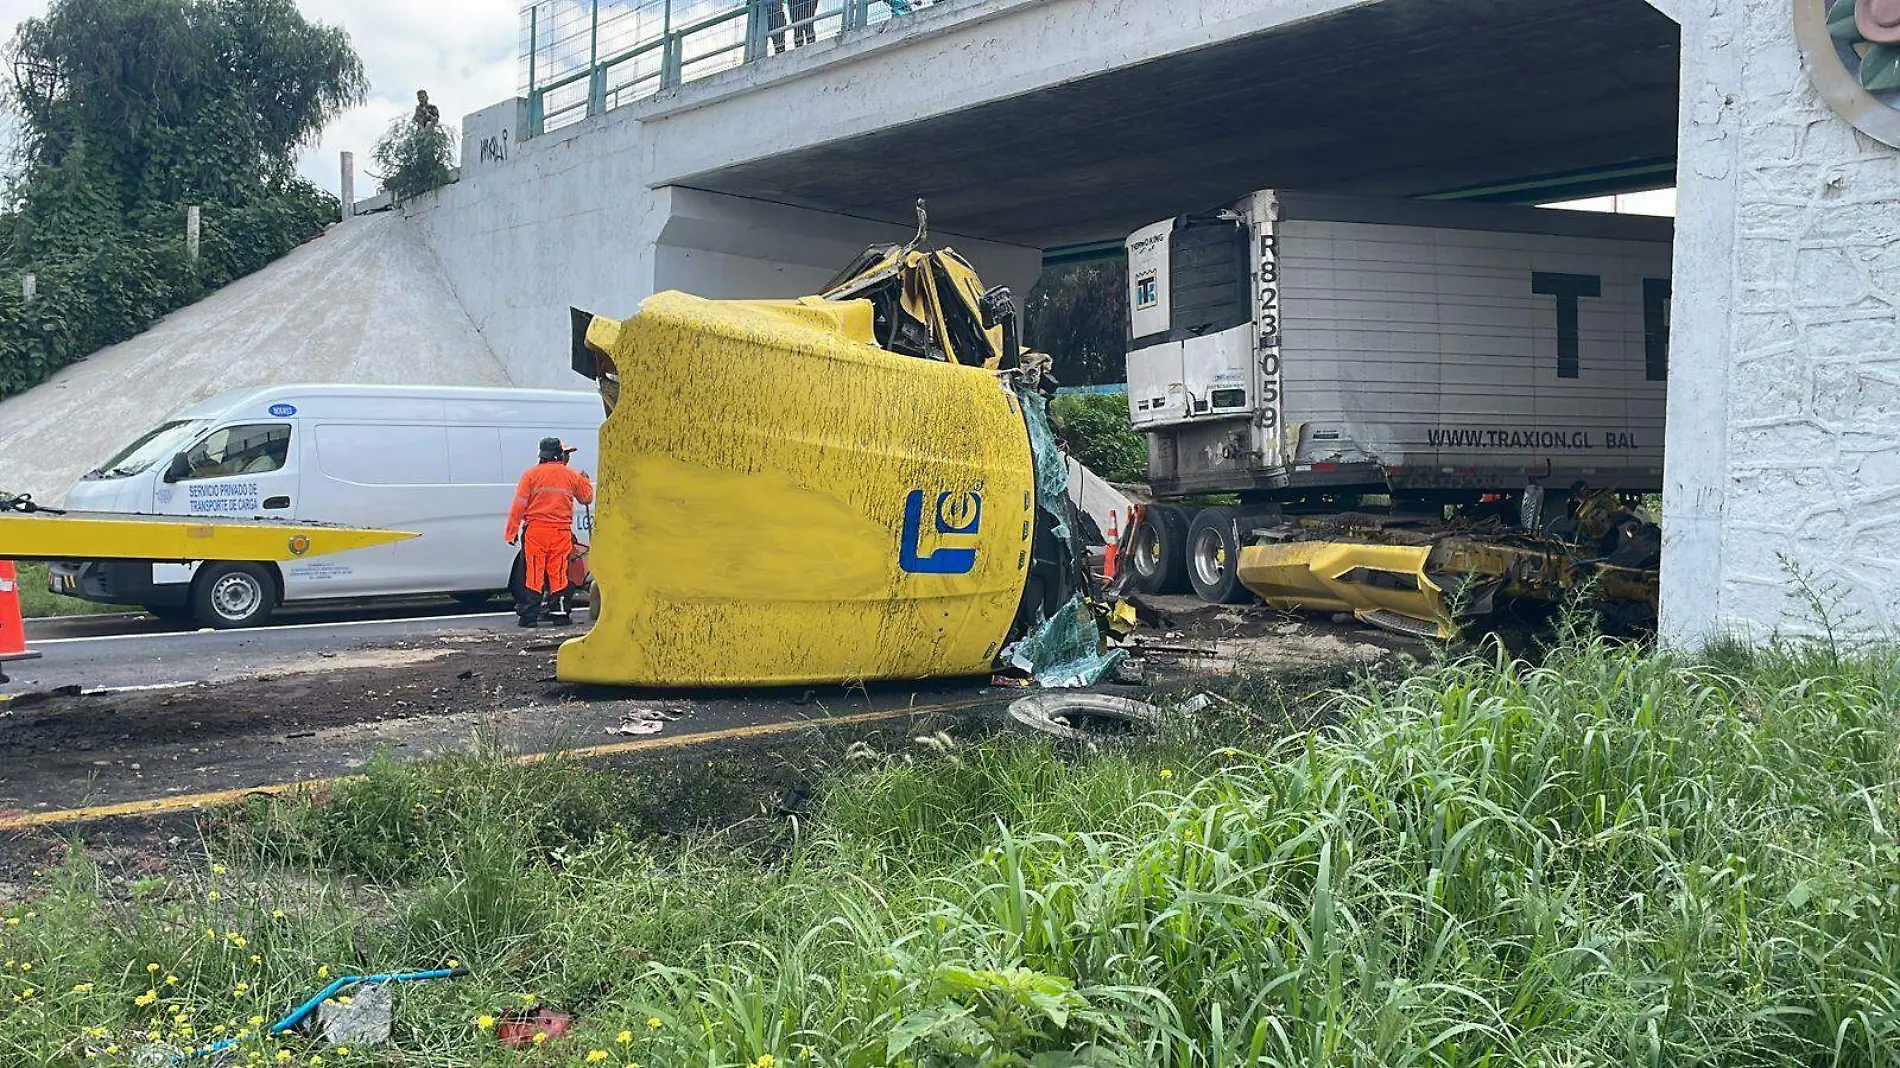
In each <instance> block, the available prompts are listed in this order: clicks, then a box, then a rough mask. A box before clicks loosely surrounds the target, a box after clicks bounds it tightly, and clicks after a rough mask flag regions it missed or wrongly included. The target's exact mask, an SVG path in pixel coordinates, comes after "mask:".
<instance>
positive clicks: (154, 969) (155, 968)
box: [145, 964, 158, 974]
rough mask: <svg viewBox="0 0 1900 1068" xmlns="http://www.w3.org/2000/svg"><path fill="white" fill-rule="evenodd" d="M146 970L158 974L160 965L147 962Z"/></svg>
mask: <svg viewBox="0 0 1900 1068" xmlns="http://www.w3.org/2000/svg"><path fill="white" fill-rule="evenodd" d="M145 970H146V971H147V972H149V973H152V974H157V972H158V965H156V964H147V965H146V966H145Z"/></svg>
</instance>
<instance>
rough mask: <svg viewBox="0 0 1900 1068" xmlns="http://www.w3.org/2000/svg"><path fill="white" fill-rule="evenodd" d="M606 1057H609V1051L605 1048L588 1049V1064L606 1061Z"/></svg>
mask: <svg viewBox="0 0 1900 1068" xmlns="http://www.w3.org/2000/svg"><path fill="white" fill-rule="evenodd" d="M606 1059H607V1051H606V1050H604V1049H590V1050H588V1051H587V1063H588V1064H599V1063H600V1062H601V1061H604V1060H606Z"/></svg>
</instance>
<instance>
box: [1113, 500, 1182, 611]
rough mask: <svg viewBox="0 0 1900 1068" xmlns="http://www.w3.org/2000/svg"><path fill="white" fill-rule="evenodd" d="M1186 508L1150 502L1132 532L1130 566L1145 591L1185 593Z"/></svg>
mask: <svg viewBox="0 0 1900 1068" xmlns="http://www.w3.org/2000/svg"><path fill="white" fill-rule="evenodd" d="M1187 540H1188V517H1187V512H1185V511H1183V510H1182V509H1180V508H1177V507H1175V506H1174V505H1172V504H1151V505H1149V506H1148V507H1146V508H1144V509H1142V512H1141V520H1140V522H1138V523H1136V524H1135V529H1134V530H1133V531H1132V532H1130V536H1129V549H1128V569H1129V571H1130V572H1132V573H1133V577H1134V586H1135V589H1137V590H1139V591H1140V592H1142V593H1186V592H1187V590H1188V575H1187Z"/></svg>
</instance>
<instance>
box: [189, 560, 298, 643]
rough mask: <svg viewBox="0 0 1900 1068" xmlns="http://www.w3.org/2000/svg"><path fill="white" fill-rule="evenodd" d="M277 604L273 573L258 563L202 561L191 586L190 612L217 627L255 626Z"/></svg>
mask: <svg viewBox="0 0 1900 1068" xmlns="http://www.w3.org/2000/svg"><path fill="white" fill-rule="evenodd" d="M276 607H277V577H276V576H275V575H273V574H271V572H270V569H269V568H266V567H263V566H261V565H259V564H230V563H216V564H206V565H205V566H204V568H203V569H201V570H200V571H199V572H198V579H197V581H196V582H193V583H192V586H191V614H192V615H194V616H196V617H197V619H198V622H199V623H201V624H203V625H205V626H207V627H215V628H216V629H218V630H236V629H238V628H240V627H255V626H257V625H258V624H260V623H263V622H264V621H265V620H267V619H269V618H270V614H271V612H272V611H273V610H275V609H276Z"/></svg>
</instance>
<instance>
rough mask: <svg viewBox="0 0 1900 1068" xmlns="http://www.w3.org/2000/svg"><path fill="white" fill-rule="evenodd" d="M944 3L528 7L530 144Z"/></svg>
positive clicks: (638, 2) (850, 0)
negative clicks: (684, 87)
mask: <svg viewBox="0 0 1900 1068" xmlns="http://www.w3.org/2000/svg"><path fill="white" fill-rule="evenodd" d="M942 2H945V0H635V2H633V3H613V2H612V0H581V2H576V0H535V2H534V3H531V4H529V5H528V6H527V7H524V8H522V9H521V22H522V26H521V34H522V89H523V95H524V96H526V97H527V100H528V136H530V137H535V136H539V135H540V134H543V133H545V132H547V131H549V130H554V129H559V128H560V127H562V126H567V125H571V124H573V123H576V122H580V121H581V120H582V119H585V118H588V117H590V116H593V115H598V114H601V113H602V112H605V111H609V110H612V109H613V108H616V107H620V106H621V105H623V104H631V103H633V102H635V101H637V100H643V99H645V98H647V97H650V96H653V95H654V94H656V93H659V92H661V91H663V90H666V89H671V88H673V87H674V86H677V85H681V84H683V83H685V82H689V81H693V80H694V79H696V78H703V77H706V76H708V75H711V74H716V73H718V72H720V71H724V70H731V69H733V68H735V67H740V66H743V65H745V64H747V63H752V62H756V61H758V60H762V59H765V58H767V57H768V56H771V55H776V54H779V53H782V52H788V51H792V50H794V49H797V48H802V47H806V46H808V45H812V44H816V43H817V42H819V41H822V40H828V39H830V38H834V37H837V36H838V35H840V34H842V33H845V32H847V31H849V30H853V29H857V28H860V27H863V26H869V25H873V24H874V23H878V22H883V21H886V20H888V19H891V18H897V17H900V16H903V15H908V14H910V13H912V12H914V11H916V10H918V9H919V8H923V7H928V6H932V5H933V4H934V3H942Z"/></svg>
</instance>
